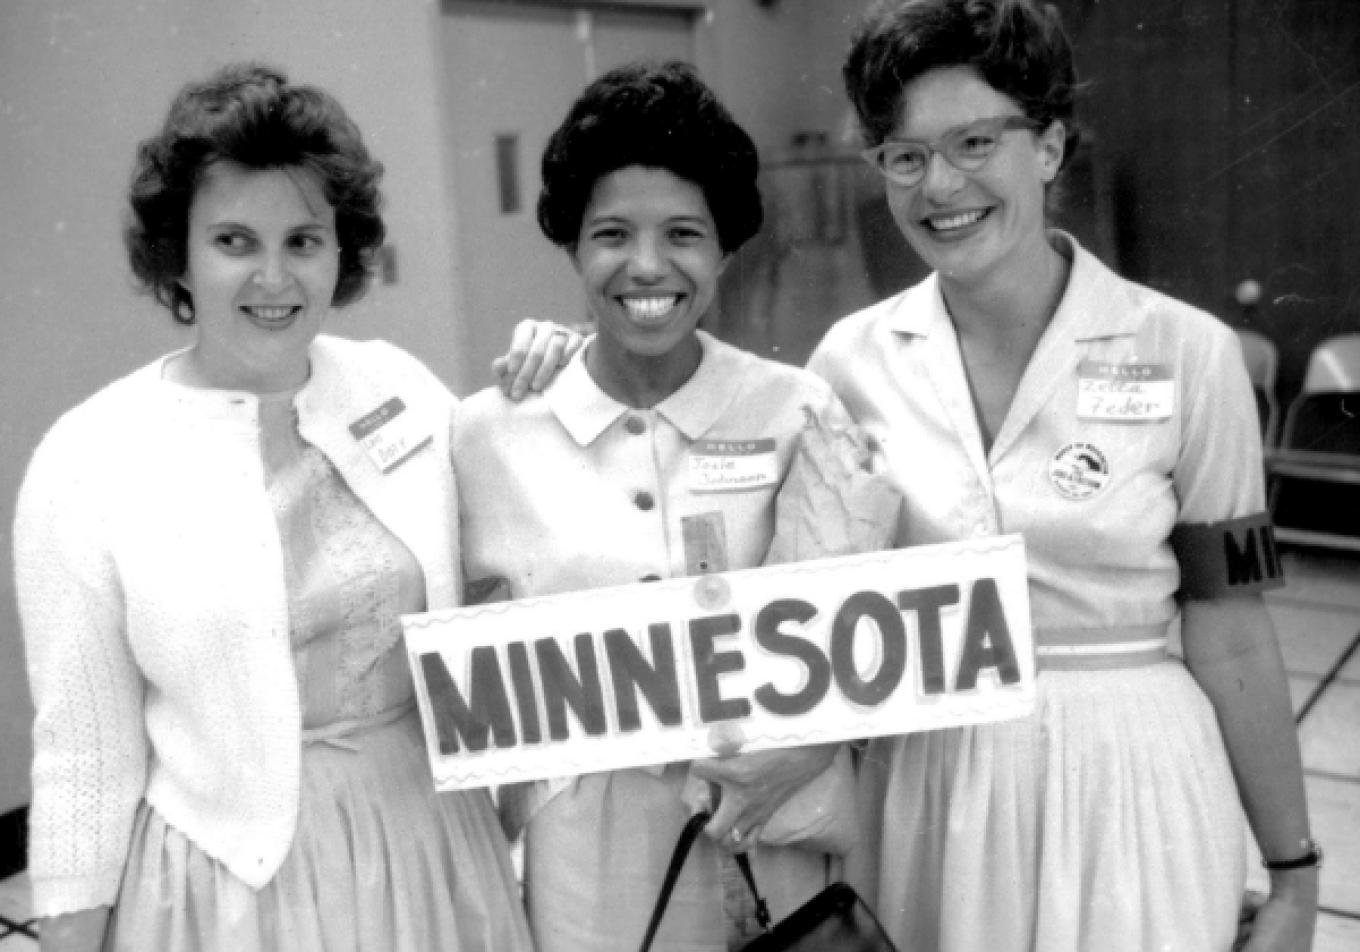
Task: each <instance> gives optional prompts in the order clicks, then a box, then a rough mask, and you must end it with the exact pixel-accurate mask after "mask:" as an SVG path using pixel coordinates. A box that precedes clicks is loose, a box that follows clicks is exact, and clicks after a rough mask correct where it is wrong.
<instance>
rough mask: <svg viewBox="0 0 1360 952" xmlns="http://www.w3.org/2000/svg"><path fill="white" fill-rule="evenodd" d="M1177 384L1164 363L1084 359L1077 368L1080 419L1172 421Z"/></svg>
mask: <svg viewBox="0 0 1360 952" xmlns="http://www.w3.org/2000/svg"><path fill="white" fill-rule="evenodd" d="M1175 409H1176V381H1175V380H1173V379H1172V377H1171V371H1170V370H1169V369H1167V366H1166V365H1165V364H1136V363H1128V364H1114V363H1104V362H1102V361H1097V360H1083V361H1082V362H1081V364H1080V365H1079V366H1078V367H1077V419H1079V420H1103V421H1106V422H1116V423H1118V422H1123V423H1149V422H1154V421H1157V420H1169V419H1171V414H1172V413H1173V412H1174V411H1175Z"/></svg>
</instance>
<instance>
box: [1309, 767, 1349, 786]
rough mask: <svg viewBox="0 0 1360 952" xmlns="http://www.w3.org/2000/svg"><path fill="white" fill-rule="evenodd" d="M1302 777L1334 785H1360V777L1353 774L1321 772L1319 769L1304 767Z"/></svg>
mask: <svg viewBox="0 0 1360 952" xmlns="http://www.w3.org/2000/svg"><path fill="white" fill-rule="evenodd" d="M1303 775H1304V776H1305V777H1312V778H1313V779H1314V780H1332V781H1335V782H1336V783H1360V776H1356V775H1355V774H1343V773H1336V772H1334V771H1331V770H1322V769H1321V768H1319V767H1304V768H1303Z"/></svg>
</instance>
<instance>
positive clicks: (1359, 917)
mask: <svg viewBox="0 0 1360 952" xmlns="http://www.w3.org/2000/svg"><path fill="white" fill-rule="evenodd" d="M1318 912H1325V913H1327V915H1329V916H1336V917H1337V918H1338V919H1354V920H1355V921H1356V922H1360V912H1352V911H1351V910H1349V909H1333V908H1332V907H1331V906H1318Z"/></svg>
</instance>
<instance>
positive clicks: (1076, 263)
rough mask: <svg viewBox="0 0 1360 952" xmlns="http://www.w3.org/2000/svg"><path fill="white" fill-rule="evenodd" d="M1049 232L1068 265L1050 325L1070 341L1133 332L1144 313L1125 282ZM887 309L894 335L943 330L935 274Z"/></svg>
mask: <svg viewBox="0 0 1360 952" xmlns="http://www.w3.org/2000/svg"><path fill="white" fill-rule="evenodd" d="M1048 234H1049V240H1050V241H1052V242H1053V243H1054V245H1055V246H1056V247H1057V248H1058V251H1059V253H1060V254H1062V255H1064V256H1065V257H1067V258H1069V259H1070V260H1071V261H1072V270H1071V272H1070V273H1069V275H1068V277H1067V288H1066V289H1065V290H1064V291H1063V296H1062V300H1061V301H1059V302H1058V310H1057V311H1056V312H1055V313H1054V315H1053V321H1052V326H1053V327H1055V328H1059V329H1060V331H1059V332H1060V333H1062V334H1063V335H1064V336H1069V335H1070V337H1071V338H1072V339H1073V340H1097V339H1099V338H1102V337H1117V336H1120V335H1124V334H1134V333H1137V331H1138V327H1139V325H1141V324H1142V322H1143V314H1142V312H1141V311H1140V309H1139V308H1137V307H1134V306H1131V302H1129V301H1128V300H1127V299H1128V296H1129V294H1128V289H1127V287H1126V286H1125V283H1124V281H1123V280H1122V279H1121V278H1120V277H1119V276H1118V275H1116V274H1115V273H1114V272H1113V271H1111V270H1110V269H1109V268H1107V267H1106V266H1105V265H1104V264H1103V263H1102V262H1101V261H1100V259H1099V258H1097V257H1096V256H1095V255H1093V254H1091V253H1090V252H1089V251H1087V250H1086V249H1085V248H1083V247H1082V246H1081V244H1080V243H1079V242H1078V241H1077V240H1076V239H1075V238H1073V237H1072V236H1071V235H1069V234H1068V233H1067V232H1065V231H1059V230H1057V229H1053V230H1051V231H1049V233H1048ZM887 307H888V315H887V326H888V327H889V329H891V330H893V331H896V332H897V333H899V334H908V335H911V336H914V337H929V336H930V334H931V332H932V330H935V329H937V328H942V327H944V326H945V322H948V320H949V311H948V309H947V308H946V307H945V304H944V294H943V293H942V292H941V291H940V282H939V276H938V275H937V274H936V273H934V272H932V273H931V274H930V275H929V276H928V277H927V278H926V279H925V280H924V281H921V282H920V283H919V284H917V285H915V286H914V287H910V288H908V289H907V290H905V291H903V292H902V293H901V294H899V295H897V297H896V298H893V299H891V300H890V301H889V302H888V303H887Z"/></svg>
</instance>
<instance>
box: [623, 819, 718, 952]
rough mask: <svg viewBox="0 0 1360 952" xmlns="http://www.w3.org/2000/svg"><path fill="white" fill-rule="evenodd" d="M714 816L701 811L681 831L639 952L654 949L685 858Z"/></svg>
mask: <svg viewBox="0 0 1360 952" xmlns="http://www.w3.org/2000/svg"><path fill="white" fill-rule="evenodd" d="M711 819H712V816H711V815H710V814H708V813H705V812H704V811H702V810H700V811H699V812H698V813H696V814H694V816H692V817H690V818H689V822H687V823H686V824H685V828H684V829H683V830H681V831H680V838H679V839H678V840H676V842H675V850H674V851H673V852H672V853H671V864H670V865H669V866H668V867H666V878H665V879H664V880H662V882H661V891H660V892H659V893H657V896H656V905H654V906H653V907H652V918H651V921H650V922H648V923H647V934H646V935H645V936H643V937H642V945H641V946H640V947H639V949H638V952H647V950H648V949H650V948H651V947H652V939H654V938H655V937H656V930H657V929H658V928H659V927H660V925H661V917H662V916H663V915H665V914H666V905H667V904H668V903H669V902H670V901H671V890H673V889H674V888H675V881H676V880H677V879H679V878H680V870H681V868H682V867H683V866H684V865H685V857H686V856H688V855H689V848H690V847H691V846H693V845H694V841H695V839H697V838H698V836H699V833H700V832H701V831H702V830H703V828H704V827H705V826H707V825H708V821H709V820H711Z"/></svg>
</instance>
